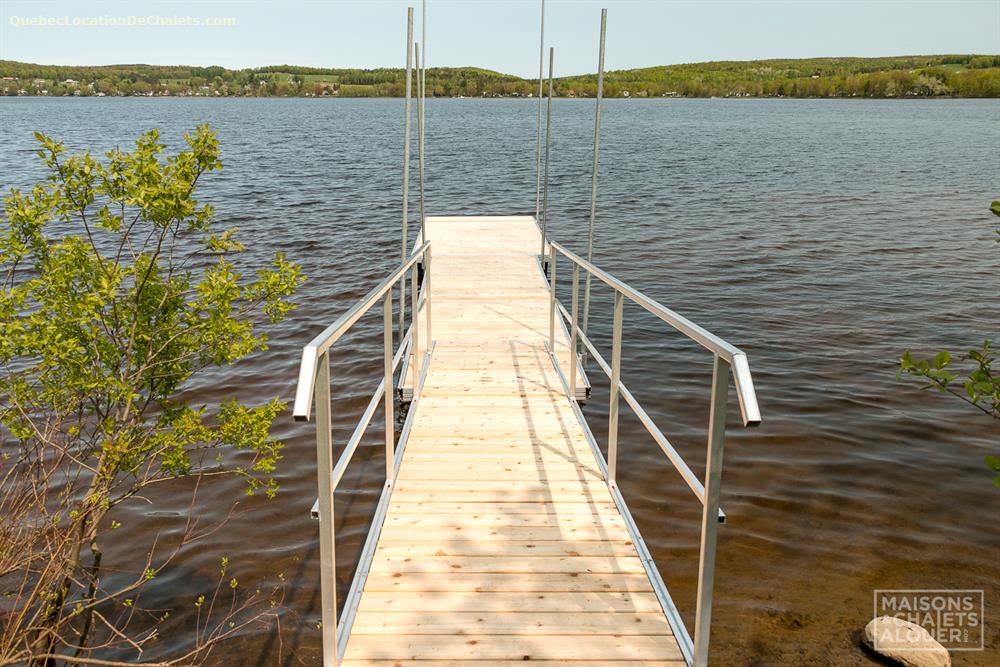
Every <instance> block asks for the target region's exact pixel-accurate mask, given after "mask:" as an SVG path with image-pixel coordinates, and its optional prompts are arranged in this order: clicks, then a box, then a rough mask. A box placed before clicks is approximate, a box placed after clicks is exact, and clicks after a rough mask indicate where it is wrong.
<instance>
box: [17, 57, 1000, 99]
mask: <svg viewBox="0 0 1000 667" xmlns="http://www.w3.org/2000/svg"><path fill="white" fill-rule="evenodd" d="M0 76H2V81H0V94H3V95H48V96H66V95H74V96H88V95H99V96H106V95H107V96H115V95H118V96H121V95H141V96H247V97H286V96H291V97H338V96H339V97H398V96H402V95H403V93H404V76H405V73H404V71H403V70H402V69H370V70H366V69H335V68H331V69H328V68H315V67H297V66H292V65H274V66H270V67H260V68H254V69H241V70H230V69H226V68H223V67H187V66H163V65H108V66H101V67H74V66H56V65H34V64H30V63H21V62H16V61H11V60H0ZM555 87H556V91H557V93H556V94H557V95H558V96H560V97H591V96H593V95H594V94H595V91H596V88H597V77H596V75H594V74H588V75H580V76H568V77H562V78H559V79H557V81H556V85H555ZM537 90H538V81H537V79H535V80H531V79H522V78H520V77H516V76H512V75H509V74H501V73H499V72H494V71H491V70H486V69H480V68H475V67H434V68H430V69H428V70H427V94H428V95H433V96H435V97H458V96H464V97H480V96H485V97H527V96H531V95H533V94H534V93H536V92H537ZM605 95H607V96H608V97H879V98H892V97H932V96H945V97H1000V55H942V56H900V57H891V58H810V59H804V60H754V61H739V62H726V61H721V62H709V63H693V64H684V65H663V66H658V67H645V68H641V69H630V70H620V71H613V72H608V73H607V74H606V76H605Z"/></svg>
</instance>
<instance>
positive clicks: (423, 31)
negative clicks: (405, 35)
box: [420, 0, 427, 97]
mask: <svg viewBox="0 0 1000 667" xmlns="http://www.w3.org/2000/svg"><path fill="white" fill-rule="evenodd" d="M421 5H422V6H421V15H420V43H421V44H423V45H424V55H423V58H421V60H420V69H421V71H423V73H424V76H423V78H422V79H421V81H422V83H421V85H420V95H421V97H427V0H423V2H422V3H421Z"/></svg>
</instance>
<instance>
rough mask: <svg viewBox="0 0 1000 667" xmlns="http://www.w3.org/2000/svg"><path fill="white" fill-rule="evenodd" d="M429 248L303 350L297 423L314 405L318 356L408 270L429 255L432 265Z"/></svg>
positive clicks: (423, 247) (415, 253) (425, 244)
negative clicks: (310, 406)
mask: <svg viewBox="0 0 1000 667" xmlns="http://www.w3.org/2000/svg"><path fill="white" fill-rule="evenodd" d="M430 247H431V242H430V241H424V242H423V244H421V246H420V247H419V248H417V249H415V250H414V251H413V253H411V254H410V258H409V259H407V260H406V261H405V262H403V263H402V264H401V265H400V266H399V268H398V269H396V270H395V271H393V272H392V273H390V274H389V276H388V277H387V278H386V279H385V280H383V281H382V282H380V283H379V284H378V286H376V287H374V288H373V289H372V290H371V291H370V292H368V294H366V295H364V296H363V297H361V300H360V301H358V302H357V303H356V304H354V305H353V306H351V307H350V308H349V309H348V311H347V312H346V313H344V314H343V315H341V316H340V317H338V318H337V320H336V321H335V322H334V323H333V324H331V325H330V326H328V327H327V328H326V329H323V331H322V332H320V333H319V334H318V335H317V336H316V337H315V338H313V339H312V340H311V341H309V343H307V344H306V346H305V347H303V348H302V362H301V363H300V365H299V381H298V385H296V389H295V407H294V408H293V410H292V414H293V415H294V416H295V421H305V422H307V421H309V412H310V410H309V405H310V404H311V403H312V398H313V389H314V386H315V381H316V363H317V361H318V360H319V357H320V356H321V355H322V354H324V353H325V352H326V351H327V350H329V349H330V346H331V345H333V344H334V343H336V342H337V340H339V339H340V337H341V336H343V335H344V334H345V333H347V331H348V329H350V328H351V327H352V326H353V325H354V323H355V322H357V321H358V320H359V319H361V316H362V315H364V314H365V313H367V312H368V311H369V310H370V309H371V307H372V306H373V305H375V302H376V301H378V299H379V297H384V296H385V294H386V292H388V291H389V290H390V289H391V288H392V287H394V286H395V285H396V283H397V282H399V280H400V279H401V278H402V277H403V276H404V275H405V274H406V271H407V269H411V268H412V267H413V266H414V265H415V264H416V263H417V262H419V261H420V260H421V259H423V257H424V255H425V254H426V255H427V256H428V261H425V264H430V261H429V256H430Z"/></svg>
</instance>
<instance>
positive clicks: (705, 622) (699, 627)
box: [694, 355, 729, 667]
mask: <svg viewBox="0 0 1000 667" xmlns="http://www.w3.org/2000/svg"><path fill="white" fill-rule="evenodd" d="M728 399H729V362H728V361H726V360H725V359H723V358H722V357H720V356H718V355H716V357H715V367H714V368H713V370H712V409H711V413H710V415H709V418H708V459H707V460H706V462H705V506H704V508H703V510H702V514H701V555H700V556H699V558H698V606H697V608H696V610H695V623H694V664H695V667H706V665H708V640H709V636H710V634H711V625H712V589H713V588H714V586H715V545H716V541H717V539H718V530H719V494H720V491H721V488H722V453H723V449H724V448H725V442H726V407H727V406H726V403H727V401H728Z"/></svg>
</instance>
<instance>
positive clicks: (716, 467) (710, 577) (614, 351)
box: [548, 241, 761, 667]
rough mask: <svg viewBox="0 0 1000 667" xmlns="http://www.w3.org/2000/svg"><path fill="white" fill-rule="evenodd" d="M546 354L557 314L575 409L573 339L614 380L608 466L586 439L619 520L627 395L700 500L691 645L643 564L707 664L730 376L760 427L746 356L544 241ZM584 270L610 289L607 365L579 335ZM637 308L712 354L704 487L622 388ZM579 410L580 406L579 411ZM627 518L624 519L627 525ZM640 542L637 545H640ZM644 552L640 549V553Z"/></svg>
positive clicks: (694, 660)
mask: <svg viewBox="0 0 1000 667" xmlns="http://www.w3.org/2000/svg"><path fill="white" fill-rule="evenodd" d="M559 254H562V255H563V256H565V257H566V258H567V259H569V260H570V261H571V262H572V263H573V278H572V284H573V286H572V306H571V308H572V313H569V312H567V311H566V308H565V307H563V305H562V304H561V303H559V301H558V298H557V296H556V284H557V283H556V275H557V265H556V258H557V257H558V255H559ZM548 268H549V290H550V295H549V298H550V308H549V350H550V352H551V353H552V358H553V362H554V363H555V364H556V367H557V368H558V365H559V361H558V358H557V355H556V354H555V349H556V348H555V320H556V316H557V314H558V315H559V316H561V317H563V318H565V319H566V321H567V323H568V324H569V325H570V355H569V371H570V372H569V380H568V381H567V380H566V378H565V377H564V376H563V374H562V373H561V372H560V376H561V377H563V382H564V385H565V389H566V395H567V397H568V398H569V400H570V401H571V402H573V403H574V405H575V404H576V396H575V391H574V388H575V385H576V360H577V359H578V354H577V348H578V344H577V341H578V340H579V341H582V342H583V345H584V347H585V349H587V350H589V352H590V353H591V354H592V355H593V357H594V359H595V360H596V361H597V364H598V366H599V367H600V368H601V370H602V371H604V373H605V374H606V375H607V376H608V378H610V380H611V399H610V406H609V411H608V456H607V461H606V463H605V461H604V459H603V456H602V455H601V452H600V450H599V449H598V448H597V446H596V442H595V441H593V440H592V441H591V444H592V446H593V447H594V449H595V455H597V457H598V459H599V461H600V462H601V463H602V466H601V468H602V472H604V475H605V480H606V481H607V483H608V486H609V488H610V489H611V492H612V496H613V497H614V498H615V502H616V503H619V504H620V507H621V508H622V509H623V512H622V513H623V515H628V510H627V505H625V501H624V498H622V497H621V492H620V491H619V489H618V485H617V481H616V471H617V463H618V460H617V459H618V416H619V399H620V398H624V399H625V402H626V403H627V404H628V405H629V407H631V408H632V410H633V411H634V412H635V414H636V415H637V416H638V417H639V421H640V422H642V425H643V426H644V427H645V428H646V430H647V431H648V432H649V434H650V435H651V436H652V437H653V439H654V440H655V441H656V443H657V444H658V445H659V446H660V448H661V449H662V450H663V453H664V454H666V456H667V458H668V459H669V460H670V462H671V463H672V464H673V465H674V467H675V468H676V469H677V471H678V473H680V475H681V477H682V478H683V479H684V481H685V483H686V484H687V485H688V487H689V488H690V489H691V491H693V492H694V494H695V496H696V497H697V498H698V500H699V501H701V503H702V523H701V547H700V551H699V558H698V597H697V607H696V610H695V631H694V640H693V641H692V639H691V635H690V634H689V633H688V631H687V628H686V627H685V626H684V623H683V621H682V620H681V617H680V614H679V613H677V609H676V607H675V606H674V604H673V601H672V600H671V598H670V595H669V593H668V592H667V590H666V587H665V586H664V585H663V584H662V579H661V577H660V576H659V573H657V572H656V568H655V566H653V565H652V557H643V560H644V562H646V561H648V564H649V567H650V568H651V569H650V570H649V572H650V579H651V580H652V581H653V583H654V590H655V591H656V593H657V596H658V598H659V599H660V603H661V605H662V606H663V610H664V612H665V613H666V615H667V618H668V620H669V621H670V625H671V627H672V628H673V630H674V636H675V637H676V638H677V641H678V645H679V646H680V648H681V652H682V654H683V655H684V658H685V660H686V661H687V663H688V664H689V665H693V666H695V667H705V666H706V665H707V664H708V640H709V630H710V626H711V615H712V591H713V587H714V583H715V549H716V543H717V539H718V535H717V533H718V525H719V523H722V522H724V521H725V514H724V513H723V512H722V510H721V509H720V508H719V496H720V489H721V482H722V457H723V450H724V446H725V436H726V412H727V403H728V398H729V382H728V378H729V375H730V373H731V374H732V377H733V383H734V385H735V388H736V395H737V397H738V398H739V405H740V414H741V417H742V420H743V425H744V426H757V425H758V424H760V421H761V416H760V407H759V405H758V403H757V393H756V391H755V390H754V385H753V377H752V375H751V374H750V364H749V362H748V361H747V356H746V354H744V353H743V351H742V350H740V349H739V348H737V347H734V346H733V345H731V344H729V343H727V342H726V341H725V340H723V339H721V338H719V337H718V336H716V335H715V334H713V333H711V332H709V331H707V330H706V329H703V328H702V327H700V326H698V325H697V324H695V323H694V322H692V321H691V320H689V319H687V318H686V317H683V316H682V315H679V314H678V313H676V312H674V311H673V310H671V309H669V308H667V307H666V306H664V305H662V304H660V303H658V302H657V301H655V300H653V299H651V298H649V297H648V296H646V295H645V294H643V293H642V292H639V291H638V290H636V289H634V288H632V287H630V286H629V285H626V284H625V283H623V282H622V281H621V280H618V279H617V278H615V277H614V276H612V275H611V274H609V273H607V272H606V271H603V270H601V269H599V268H597V267H596V266H594V265H593V264H592V263H591V262H588V261H587V260H585V259H583V258H582V257H580V256H579V255H577V254H575V253H573V252H572V251H570V250H568V249H567V248H565V247H564V246H563V245H561V244H559V243H556V242H554V241H549V267H548ZM581 269H582V270H584V271H586V272H587V274H588V276H593V277H595V278H597V279H598V280H600V281H601V282H603V283H605V284H606V285H608V286H609V287H611V288H612V290H614V320H613V325H612V344H611V345H612V348H611V363H610V364H609V363H608V362H607V361H606V360H605V359H604V357H603V356H601V354H600V353H599V352H598V350H597V347H596V346H595V345H594V343H593V342H592V341H591V340H590V338H588V337H587V335H586V333H585V332H583V331H581V330H580V328H579V326H578V324H577V322H578V316H579V284H580V270H581ZM626 297H628V299H629V300H630V301H632V302H633V303H636V304H638V305H640V306H642V307H643V308H644V309H645V310H647V311H648V312H650V313H652V314H653V315H655V316H656V317H658V318H659V319H661V320H663V321H664V322H666V323H667V324H669V325H670V326H671V327H673V328H674V329H676V330H677V331H679V332H681V333H683V334H684V335H686V336H687V337H688V338H690V339H691V340H693V341H695V342H696V343H698V344H699V345H701V346H702V347H704V348H706V349H707V350H709V351H711V352H712V354H713V357H714V366H713V369H712V398H711V408H710V411H709V412H710V414H709V426H708V445H707V449H708V452H707V460H706V463H705V482H704V484H702V483H701V482H700V481H698V478H697V477H696V476H695V474H694V473H693V472H692V471H691V469H690V467H688V465H687V463H686V462H685V461H684V459H683V457H681V455H680V454H679V453H678V452H677V450H676V449H675V448H674V447H673V445H672V444H670V441H669V440H668V439H667V437H666V436H665V435H664V434H663V432H662V431H661V430H660V429H659V428H658V427H657V426H656V424H654V423H653V420H652V418H651V417H650V416H649V413H647V412H646V410H645V409H644V408H643V407H642V406H641V405H640V404H639V401H638V400H636V398H635V396H634V395H633V394H632V392H631V391H629V389H628V388H627V387H626V386H625V384H624V383H623V382H622V380H621V348H622V323H623V319H624V304H625V298H626ZM576 409H577V410H578V409H579V408H578V406H577V407H576ZM630 520H631V519H630V515H628V516H627V522H628V521H630ZM639 546H640V545H639V544H638V540H637V547H639ZM642 549H643V551H644V547H643V548H642Z"/></svg>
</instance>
